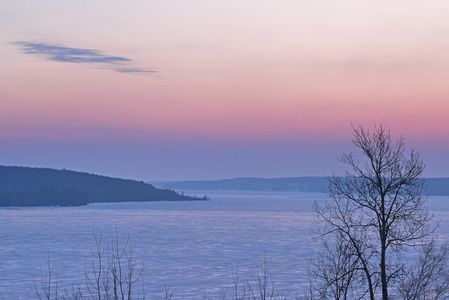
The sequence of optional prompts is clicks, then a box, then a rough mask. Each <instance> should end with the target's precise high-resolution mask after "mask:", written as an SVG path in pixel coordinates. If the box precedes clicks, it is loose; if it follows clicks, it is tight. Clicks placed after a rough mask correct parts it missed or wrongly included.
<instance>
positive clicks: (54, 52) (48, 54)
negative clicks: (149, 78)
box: [12, 42, 155, 73]
mask: <svg viewBox="0 0 449 300" xmlns="http://www.w3.org/2000/svg"><path fill="white" fill-rule="evenodd" d="M12 44H14V45H18V46H20V48H21V50H22V52H23V53H26V54H32V55H40V56H41V57H44V58H45V59H47V60H53V61H58V62H68V63H82V64H104V65H106V66H107V67H108V68H110V69H113V70H114V71H116V72H120V73H153V72H155V71H152V70H145V69H141V68H136V67H133V66H131V62H132V60H131V59H129V58H126V57H121V56H109V55H105V54H103V52H102V51H100V50H92V49H81V48H71V47H64V46H59V45H52V44H46V43H30V42H13V43H12Z"/></svg>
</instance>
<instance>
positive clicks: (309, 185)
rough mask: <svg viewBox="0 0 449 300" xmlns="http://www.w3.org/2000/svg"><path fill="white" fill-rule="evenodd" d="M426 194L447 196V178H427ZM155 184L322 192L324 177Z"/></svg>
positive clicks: (166, 186) (163, 185)
mask: <svg viewBox="0 0 449 300" xmlns="http://www.w3.org/2000/svg"><path fill="white" fill-rule="evenodd" d="M426 183H427V188H426V192H425V193H426V195H428V196H449V178H427V179H426ZM153 184H154V185H155V186H158V187H161V188H170V189H175V190H217V191H218V190H226V191H273V192H311V193H324V192H326V190H327V186H328V182H327V179H326V177H324V176H321V177H286V178H258V177H242V178H232V179H222V180H197V181H171V182H153Z"/></svg>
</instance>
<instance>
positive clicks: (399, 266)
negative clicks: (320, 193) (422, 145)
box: [311, 125, 448, 300]
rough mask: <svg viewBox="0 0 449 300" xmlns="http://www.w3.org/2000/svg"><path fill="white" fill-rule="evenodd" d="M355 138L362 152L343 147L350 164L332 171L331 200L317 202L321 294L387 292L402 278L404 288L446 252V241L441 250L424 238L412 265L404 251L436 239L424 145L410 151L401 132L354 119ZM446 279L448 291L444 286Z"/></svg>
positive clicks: (316, 275) (434, 270) (316, 272)
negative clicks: (426, 193)
mask: <svg viewBox="0 0 449 300" xmlns="http://www.w3.org/2000/svg"><path fill="white" fill-rule="evenodd" d="M353 143H354V145H355V146H356V148H357V149H358V150H360V151H361V154H362V159H361V160H359V158H357V157H356V155H355V154H353V153H350V154H343V155H341V156H340V157H339V160H340V161H341V162H343V163H344V164H346V165H348V166H349V169H350V170H349V171H347V172H346V173H345V176H336V175H334V176H332V177H330V178H329V179H328V180H329V196H330V199H331V201H330V202H329V203H326V204H325V205H324V206H320V205H318V204H317V203H314V205H313V209H314V210H315V212H316V214H317V217H318V222H319V223H320V224H321V226H319V228H320V229H319V230H318V231H317V237H318V238H319V239H321V241H322V243H323V245H324V250H323V252H322V253H321V254H320V256H319V257H318V258H317V260H316V261H315V262H314V263H313V264H312V271H311V277H312V282H313V283H314V289H313V291H312V293H311V294H313V293H314V294H315V295H319V298H321V299H361V298H365V297H369V299H371V300H374V299H375V297H377V296H378V295H379V294H381V295H382V299H383V300H388V299H389V292H390V289H391V288H392V287H394V288H395V293H397V292H398V285H399V284H400V283H401V284H402V285H401V288H400V289H401V290H402V295H403V296H404V295H406V294H407V292H405V291H406V290H414V289H418V287H415V286H416V285H417V284H418V285H419V284H421V283H422V282H423V281H422V278H419V276H420V275H418V273H419V274H423V271H426V272H427V274H425V275H423V276H424V277H426V278H432V276H439V275H437V274H440V273H442V272H440V273H438V272H439V271H438V268H442V269H443V270H444V267H445V266H446V265H445V261H446V259H447V256H448V255H447V249H446V250H442V251H439V252H438V253H437V250H436V249H435V248H434V247H432V248H426V247H427V246H425V247H424V248H423V249H424V252H423V256H422V258H421V259H420V261H419V262H418V263H417V265H416V266H415V267H414V270H411V268H409V267H408V266H407V264H406V261H405V259H404V252H406V251H407V250H411V249H414V248H416V247H418V246H420V245H432V242H430V241H429V238H430V235H431V234H432V233H433V232H434V230H435V227H431V223H430V221H431V219H432V217H431V216H430V215H429V213H428V211H427V209H426V208H425V205H424V204H425V200H426V199H425V198H424V197H423V196H422V193H423V190H424V187H425V180H424V179H423V178H422V173H423V171H424V167H425V165H424V163H423V161H422V160H421V157H420V154H419V152H417V151H415V150H410V151H409V153H406V150H405V144H404V138H403V137H401V138H399V139H398V140H393V139H392V137H391V134H390V131H389V130H388V129H387V128H385V127H384V126H383V125H378V126H375V128H374V130H373V131H370V130H367V129H365V128H363V127H361V126H359V127H355V128H354V127H353ZM426 264H431V265H432V267H431V268H429V267H428V266H426ZM446 269H447V268H446ZM419 270H421V271H419ZM420 272H421V273H420ZM407 276H408V277H407ZM405 278H408V280H409V281H404V280H405ZM446 283H447V280H446ZM442 287H443V289H444V288H445V290H444V291H443V293H444V294H445V295H446V296H447V286H445V287H444V284H443V285H442ZM311 296H312V295H311ZM428 296H429V297H430V295H428ZM404 297H405V296H404ZM404 299H424V298H420V297H415V298H413V297H409V296H406V297H405V298H404ZM425 299H428V298H425ZM429 299H430V298H429ZM431 299H440V298H438V297H435V298H431Z"/></svg>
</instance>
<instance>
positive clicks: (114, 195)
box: [0, 166, 199, 206]
mask: <svg viewBox="0 0 449 300" xmlns="http://www.w3.org/2000/svg"><path fill="white" fill-rule="evenodd" d="M159 200H171V201H179V200H199V199H198V198H194V197H190V196H184V195H180V194H178V193H176V192H174V191H171V190H161V189H157V188H155V187H154V186H152V185H150V184H147V183H144V182H141V181H135V180H125V179H119V178H111V177H106V176H100V175H93V174H88V173H81V172H75V171H68V170H55V169H46V168H27V167H6V166H0V206H42V205H59V206H77V205H86V204H88V203H93V202H129V201H159Z"/></svg>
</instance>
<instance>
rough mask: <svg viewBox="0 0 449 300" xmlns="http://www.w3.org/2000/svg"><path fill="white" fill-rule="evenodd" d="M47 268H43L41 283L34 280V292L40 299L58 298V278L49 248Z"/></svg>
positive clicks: (46, 261) (46, 260)
mask: <svg viewBox="0 0 449 300" xmlns="http://www.w3.org/2000/svg"><path fill="white" fill-rule="evenodd" d="M45 264H46V270H45V272H44V271H42V269H41V276H40V284H37V283H36V281H34V294H35V296H36V298H37V299H38V300H43V299H46V300H50V299H55V300H56V299H58V280H57V279H56V278H55V276H54V272H53V270H54V268H55V263H54V262H52V261H51V259H50V251H49V250H47V258H46V259H45Z"/></svg>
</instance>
